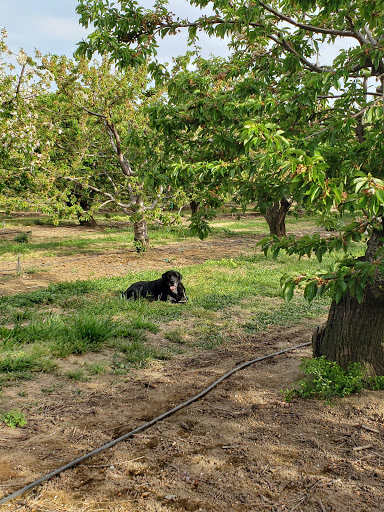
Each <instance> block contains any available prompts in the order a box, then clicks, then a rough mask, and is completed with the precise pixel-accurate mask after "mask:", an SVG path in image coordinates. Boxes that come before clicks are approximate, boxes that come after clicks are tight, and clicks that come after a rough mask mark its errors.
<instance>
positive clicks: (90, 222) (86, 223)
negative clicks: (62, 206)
mask: <svg viewBox="0 0 384 512" xmlns="http://www.w3.org/2000/svg"><path fill="white" fill-rule="evenodd" d="M77 217H78V219H79V222H80V226H84V227H87V228H95V227H96V226H97V222H96V220H95V218H94V217H92V216H90V217H88V218H87V219H86V220H85V219H83V218H82V217H81V214H80V213H79V214H78V215H77Z"/></svg>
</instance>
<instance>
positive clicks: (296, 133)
mask: <svg viewBox="0 0 384 512" xmlns="http://www.w3.org/2000/svg"><path fill="white" fill-rule="evenodd" d="M188 3H189V4H190V5H193V6H197V7H210V8H211V11H212V14H211V15H203V16H200V17H199V18H197V19H194V20H190V19H181V18H179V17H176V16H174V15H173V14H172V12H170V10H169V9H168V7H167V6H168V2H167V1H166V0H158V1H156V2H154V5H153V8H152V9H144V8H143V7H142V6H140V3H139V2H136V1H135V0H126V1H125V0H121V1H120V2H119V4H118V5H117V4H116V5H115V4H114V3H110V2H109V1H108V0H98V1H94V0H79V5H78V8H77V10H78V13H79V15H80V22H81V23H82V24H83V25H84V26H88V25H89V24H91V23H92V24H93V26H94V30H93V32H92V33H91V35H90V36H89V37H88V39H87V40H86V41H83V42H81V43H80V45H79V48H78V53H79V54H82V55H87V56H88V57H90V56H92V55H93V54H94V53H95V52H101V53H103V54H108V55H109V56H110V58H111V59H112V60H113V61H114V62H116V63H117V65H118V66H121V67H125V66H134V67H135V66H136V67H137V66H140V65H142V64H143V63H144V62H145V61H147V60H148V59H151V60H152V63H151V67H150V69H151V70H153V71H156V72H157V75H158V74H159V73H160V72H161V71H163V70H162V67H161V66H159V65H158V64H157V63H156V52H157V45H158V41H159V39H161V38H165V37H171V36H172V35H173V34H175V33H177V32H178V31H179V30H186V31H188V37H189V40H190V41H191V42H192V41H194V40H195V39H196V38H197V37H198V34H199V33H200V31H204V32H205V33H207V34H208V35H210V36H216V37H219V38H229V40H230V43H229V47H230V49H231V51H232V55H231V73H232V76H233V77H238V78H240V80H239V81H241V80H245V79H246V78H249V79H250V80H251V82H252V86H253V87H254V89H255V93H254V97H253V100H255V103H256V105H257V107H256V108H255V109H254V111H253V112H252V113H250V119H249V120H248V121H246V122H245V123H244V133H245V137H244V141H245V150H246V151H248V158H249V160H250V161H251V159H252V158H253V155H256V157H255V159H256V161H257V160H259V162H258V167H259V168H260V162H262V161H263V159H264V160H265V161H266V162H273V164H274V165H275V166H276V172H275V177H278V178H279V181H280V182H283V181H284V180H285V182H287V183H289V187H290V192H291V193H292V194H295V196H296V198H297V200H300V201H303V203H304V204H305V205H306V206H307V207H308V208H310V209H312V210H313V209H317V210H318V211H321V212H323V213H326V212H339V213H340V214H342V213H344V212H346V211H349V212H352V214H355V213H358V214H359V215H358V216H356V215H355V217H354V218H353V220H352V221H351V222H347V223H346V224H345V225H344V227H343V228H341V229H340V232H339V233H336V234H334V235H331V236H325V237H323V236H320V235H318V234H315V235H313V236H307V237H304V238H303V239H299V240H296V239H294V238H293V237H288V238H287V237H283V238H278V237H272V238H270V239H269V240H266V241H265V242H264V246H263V248H264V251H265V252H266V253H268V252H269V251H272V253H273V254H274V255H275V256H277V254H278V253H279V251H280V250H285V251H287V252H288V253H289V254H293V253H296V254H299V255H307V256H310V255H312V254H314V255H315V256H316V257H317V258H318V259H319V260H320V261H321V259H322V256H323V255H324V253H325V252H327V251H333V250H339V249H340V250H343V251H344V252H346V253H348V250H349V247H350V245H351V243H352V242H353V241H358V240H363V241H365V242H366V244H367V245H366V252H365V255H364V256H362V257H360V258H356V257H352V256H350V255H348V257H347V258H346V259H344V260H343V261H342V262H340V264H339V265H338V266H337V268H335V269H333V270H332V271H328V272H322V273H321V272H320V273H319V274H317V275H313V276H310V275H300V276H285V278H284V279H283V287H284V291H285V296H286V298H288V299H289V298H290V297H291V296H292V294H293V289H294V287H295V286H297V285H304V287H305V291H304V293H305V296H306V297H307V298H308V300H313V298H314V297H315V296H317V295H322V294H323V293H325V292H328V293H330V294H331V296H332V297H333V299H334V303H333V305H332V308H331V311H330V317H329V319H328V324H327V325H328V327H327V328H326V329H325V331H322V332H321V333H320V332H319V333H318V336H317V338H316V339H315V340H314V353H315V354H316V355H321V354H322V353H323V352H322V350H325V353H326V355H327V354H328V355H331V356H332V357H334V358H335V359H336V360H337V361H338V362H341V363H342V364H344V365H346V364H347V363H348V362H349V361H350V360H353V358H354V357H357V359H358V360H359V358H361V359H362V360H364V362H365V363H366V365H367V366H368V367H370V368H373V371H378V372H384V349H383V346H384V331H383V328H381V329H380V330H379V331H377V332H375V333H374V334H371V333H370V332H368V329H365V330H364V328H361V329H357V331H359V334H358V335H356V336H358V337H359V339H360V341H359V339H358V338H356V336H355V338H354V337H353V336H351V335H350V333H351V327H350V325H352V326H355V327H357V322H358V320H357V317H361V318H368V316H369V314H370V311H371V310H372V308H373V309H374V311H375V315H376V316H377V318H379V319H380V320H379V322H380V323H381V324H384V322H383V321H382V320H384V319H382V318H381V317H382V310H383V309H384V308H383V305H384V292H383V291H382V290H383V284H384V279H383V272H384V260H383V258H384V248H383V214H384V175H383V164H384V137H383V135H384V134H383V130H384V123H383V116H384V105H383V100H384V96H383V95H384V17H383V16H382V13H383V10H384V9H383V8H384V1H383V0H373V1H366V0H359V1H353V0H331V1H330V0H321V1H316V2H315V1H312V0H296V1H295V2H288V1H285V0H271V1H269V2H264V1H262V0H231V1H228V0H189V1H188ZM244 83H245V82H244ZM197 91H199V89H198V87H197V86H196V89H195V90H194V91H192V92H191V93H192V94H193V93H195V94H198V92H197ZM244 97H246V95H244ZM248 100H249V97H247V98H246V101H248ZM196 104H197V103H196ZM233 124H235V121H234V123H233ZM277 135H278V136H280V137H281V141H282V140H283V139H284V143H282V142H280V144H275V142H276V140H277V138H276V137H277ZM268 141H269V142H268ZM231 143H232V142H230V141H228V147H229V146H230V144H231ZM228 147H227V150H228ZM214 158H216V157H214ZM226 164H227V162H226V161H223V162H222V167H225V165H226ZM237 171H238V172H240V169H237ZM238 176H239V173H238ZM373 298H374V299H373ZM372 300H373V301H374V302H372ZM378 304H380V305H381V309H380V308H379V309H377V308H378V306H377V305H378ZM338 305H339V307H338ZM347 324H348V327H345V328H344V330H343V328H340V325H347ZM352 330H353V329H352ZM336 333H337V336H336ZM352 345H354V350H349V349H348V350H345V348H343V347H345V346H348V347H349V348H350V347H351V346H352ZM332 347H336V348H335V349H334V352H333V353H332V350H333V349H332ZM356 347H358V348H356ZM361 347H365V348H364V349H362V348H361ZM367 347H369V348H367ZM372 347H374V348H372ZM372 354H374V355H372Z"/></svg>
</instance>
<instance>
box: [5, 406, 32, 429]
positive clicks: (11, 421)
mask: <svg viewBox="0 0 384 512" xmlns="http://www.w3.org/2000/svg"><path fill="white" fill-rule="evenodd" d="M0 420H1V421H3V422H4V423H5V424H6V425H8V427H11V428H16V427H23V426H24V425H26V424H27V420H26V419H25V415H24V413H22V412H21V411H19V410H18V409H12V411H9V412H3V413H2V414H1V415H0Z"/></svg>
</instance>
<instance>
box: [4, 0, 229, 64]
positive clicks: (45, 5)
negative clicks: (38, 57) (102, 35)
mask: <svg viewBox="0 0 384 512" xmlns="http://www.w3.org/2000/svg"><path fill="white" fill-rule="evenodd" d="M139 3H140V5H142V6H143V7H146V8H150V7H152V4H153V2H152V1H151V0H139ZM77 4H78V2H77V0H0V27H4V28H5V29H6V30H7V32H8V39H7V43H8V46H9V47H10V49H11V50H12V51H14V52H15V53H17V52H18V51H19V49H20V48H23V49H24V50H25V51H26V52H27V53H28V54H33V53H34V50H35V48H36V49H37V50H40V51H41V52H42V53H43V54H44V53H53V54H58V55H63V54H64V55H67V56H71V55H72V54H73V52H74V51H75V50H76V43H78V42H79V41H81V39H83V38H85V37H86V35H87V31H86V30H85V29H84V28H83V27H82V26H80V24H79V22H78V19H79V17H78V15H77V13H76V10H75V9H76V6H77ZM170 9H171V10H172V12H174V13H175V14H177V15H179V16H180V17H186V16H188V15H189V16H190V17H191V18H194V17H196V16H199V15H200V14H201V11H200V9H196V8H194V7H191V6H190V5H189V4H188V3H187V1H186V0H171V1H170ZM88 32H89V31H88ZM198 45H199V46H201V47H202V50H203V56H204V57H209V56H210V55H211V54H213V55H222V56H224V55H226V54H227V53H228V51H227V48H226V44H225V43H224V42H223V41H222V40H213V39H209V38H208V37H207V36H206V35H205V34H203V35H201V38H200V41H199V43H198ZM187 49H188V46H187V44H186V41H185V36H184V35H183V34H181V35H179V36H173V37H170V38H167V40H165V41H163V42H161V48H160V49H159V59H160V60H161V61H163V62H170V61H171V58H172V57H176V56H178V55H182V54H183V53H185V51H186V50H187Z"/></svg>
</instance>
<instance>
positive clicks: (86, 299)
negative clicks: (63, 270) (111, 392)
mask: <svg viewBox="0 0 384 512" xmlns="http://www.w3.org/2000/svg"><path fill="white" fill-rule="evenodd" d="M315 224H316V223H315V222H314V220H313V219H310V218H304V219H295V218H293V217H289V219H288V231H293V230H295V229H296V230H303V229H307V228H308V227H310V226H312V227H313V226H315ZM257 234H260V235H264V234H266V224H265V221H264V219H263V218H262V217H250V216H248V217H245V218H243V217H241V216H239V218H237V216H233V217H229V218H228V219H224V220H220V221H217V222H216V223H214V224H213V236H214V237H215V238H228V237H230V238H236V237H238V236H243V235H247V236H249V235H257ZM127 237H131V228H123V229H122V228H116V229H115V228H109V229H107V230H105V232H104V233H100V231H98V232H97V233H95V236H94V238H89V233H88V235H87V237H85V236H84V237H83V238H79V239H76V240H73V239H72V240H62V241H50V242H47V243H34V242H33V241H30V242H28V243H23V244H17V246H16V244H12V243H10V242H6V241H2V243H1V244H0V253H3V254H4V253H5V252H7V251H8V252H9V251H10V252H12V251H17V253H20V252H21V249H22V250H23V251H24V250H25V251H30V252H31V253H32V252H36V253H39V254H46V253H48V252H49V253H51V254H55V255H57V254H59V253H60V251H64V252H68V251H73V252H74V253H76V254H81V253H82V252H83V251H92V250H100V248H101V247H102V249H103V251H105V250H106V248H107V250H108V247H109V245H110V246H111V247H113V248H114V250H118V249H119V248H125V249H126V247H127ZM189 237H190V234H189V231H188V229H186V228H185V227H183V226H172V227H169V228H163V227H154V226H153V227H152V229H151V238H152V240H153V241H154V242H155V243H156V244H160V243H169V242H170V241H180V240H183V241H184V242H185V244H187V243H188V238H189ZM358 250H359V249H358V248H357V249H356V251H358ZM144 260H145V256H144V257H143V261H144ZM334 261H335V257H334V256H333V255H332V256H326V257H324V260H323V262H322V264H321V266H322V267H323V268H327V266H331V265H332V264H333V263H334ZM318 268H319V264H318V262H317V260H316V259H309V258H306V257H305V258H302V259H301V260H300V259H298V258H296V257H294V256H285V255H283V254H281V255H279V257H278V258H277V260H276V261H275V260H273V259H271V258H265V257H264V255H263V254H262V253H261V252H258V249H257V248H255V253H254V254H253V255H251V256H249V257H239V258H223V259H220V260H210V261H206V262H205V263H203V264H200V265H190V266H186V267H184V268H182V269H178V270H181V271H182V274H183V276H184V279H183V280H184V284H185V286H186V290H187V294H188V296H189V298H190V301H189V302H188V303H187V304H183V305H179V304H176V305H174V304H169V303H164V302H149V301H147V300H145V299H143V300H138V301H127V300H124V299H121V298H120V296H119V292H121V291H122V290H124V289H126V288H127V286H128V285H129V284H131V283H132V282H134V281H138V280H152V279H157V278H158V277H159V275H160V274H161V272H159V271H156V270H148V271H141V272H134V273H133V272H132V273H128V274H127V275H126V276H125V277H116V278H108V279H107V278H104V279H95V280H86V281H73V282H67V283H57V284H53V285H50V286H49V287H48V288H46V289H44V290H38V291H34V292H30V293H25V294H17V295H14V296H12V297H1V298H0V323H1V324H2V325H3V327H1V328H0V382H3V383H4V382H7V381H9V380H16V379H21V378H32V377H33V376H34V375H35V374H36V373H39V372H52V371H55V369H56V367H57V365H58V362H59V359H60V358H65V357H67V356H69V355H71V354H74V355H75V356H76V355H81V354H85V353H87V352H100V351H102V350H103V349H109V350H108V353H109V352H111V356H110V357H111V361H108V362H107V363H105V365H104V366H99V367H96V366H95V367H94V368H93V369H92V368H91V367H88V366H86V365H84V366H82V367H81V372H82V375H83V376H84V378H89V377H90V376H92V375H99V374H102V373H104V372H106V371H108V372H109V371H112V372H114V373H116V374H120V373H125V372H127V371H128V370H129V369H130V368H132V367H141V366H145V365H147V364H148V362H149V361H151V360H165V359H168V358H170V357H172V353H174V352H175V351H177V346H178V345H179V350H180V345H185V347H183V349H184V348H185V349H186V350H192V347H196V346H198V347H200V348H204V349H212V348H214V347H217V346H219V345H221V344H223V343H225V342H226V341H227V340H228V339H229V338H230V336H231V332H232V331H234V330H235V331H236V333H237V334H239V335H242V334H245V335H247V334H249V333H252V332H256V331H260V330H265V329H268V328H271V327H274V326H288V325H291V324H293V323H299V322H301V321H302V320H303V319H304V318H314V317H318V316H322V315H324V314H325V312H326V310H327V308H328V306H329V302H328V301H327V299H321V300H315V301H313V302H312V303H311V304H308V303H307V302H305V301H304V300H303V298H302V296H301V294H300V292H298V293H297V294H296V296H295V297H294V299H293V300H292V302H291V303H289V304H285V303H284V302H283V300H282V296H281V290H280V286H279V283H280V278H281V276H282V275H283V274H284V273H295V272H297V273H303V272H313V271H314V270H316V269H318ZM236 315H238V316H236ZM172 322H177V325H178V326H179V325H189V326H191V327H190V328H188V331H186V330H185V328H184V327H177V328H172ZM148 333H152V334H156V333H158V334H159V336H163V337H165V339H166V340H168V341H169V342H171V343H172V344H173V345H174V346H173V352H172V350H171V349H168V350H163V349H158V348H156V347H153V346H151V344H150V343H149V342H148V341H147V338H148V336H147V335H148ZM102 357H104V354H103V356H102ZM77 373H78V370H76V372H74V374H73V375H72V376H69V377H70V378H72V379H76V378H77V377H76V375H77ZM79 376H80V379H81V374H80V373H79Z"/></svg>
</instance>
